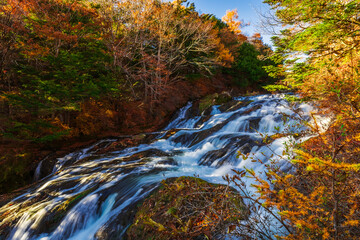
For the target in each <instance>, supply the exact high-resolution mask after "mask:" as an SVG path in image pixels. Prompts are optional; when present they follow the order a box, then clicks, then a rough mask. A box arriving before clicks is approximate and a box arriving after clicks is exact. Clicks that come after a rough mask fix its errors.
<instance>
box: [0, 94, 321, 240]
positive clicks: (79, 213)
mask: <svg viewBox="0 0 360 240" xmlns="http://www.w3.org/2000/svg"><path fill="white" fill-rule="evenodd" d="M191 108H192V105H191V104H188V105H187V106H186V107H184V108H183V109H181V110H180V111H179V113H178V115H177V116H178V117H177V118H176V119H174V120H173V121H172V122H171V123H170V124H169V125H168V126H167V127H166V128H165V129H164V131H163V132H162V133H159V134H158V135H157V137H156V138H155V139H154V140H153V141H152V142H151V143H149V144H141V145H139V146H136V147H131V148H126V149H124V150H121V151H115V152H110V153H106V154H98V153H97V152H96V150H94V149H95V146H96V145H94V146H91V147H89V148H86V149H84V150H82V151H79V152H77V153H73V154H70V155H68V156H66V157H64V158H62V159H59V160H58V162H57V163H56V164H55V166H54V171H53V173H52V175H50V176H48V177H46V178H44V179H42V180H41V181H40V182H39V183H37V184H36V185H34V186H33V187H31V188H29V189H28V192H26V193H24V194H22V195H21V196H18V197H17V198H15V199H13V200H12V201H11V202H9V203H7V204H6V205H4V206H2V207H1V208H0V221H1V223H0V239H12V240H25V239H26V240H28V239H42V240H60V239H78V240H83V239H121V236H122V234H124V232H125V231H126V228H127V227H128V225H129V218H130V217H131V216H132V214H133V212H132V210H133V209H134V206H135V205H136V203H137V202H138V201H140V200H141V199H143V198H144V197H146V196H147V195H148V194H149V193H150V192H151V191H152V190H153V189H154V188H156V187H157V186H158V184H159V182H160V181H161V180H163V179H166V178H170V177H177V176H194V175H196V176H199V177H200V178H203V179H205V180H207V181H209V182H213V183H224V180H223V179H222V176H224V175H225V174H231V173H232V170H231V169H238V170H239V169H243V168H244V167H246V168H252V169H254V170H255V171H257V172H262V171H263V170H264V169H265V167H264V164H266V163H267V162H268V161H269V160H270V158H271V157H273V158H275V157H277V158H279V160H280V164H281V167H282V169H283V170H284V171H287V170H289V169H290V168H291V164H290V163H289V162H288V161H287V160H286V159H281V157H279V156H277V154H278V155H282V152H283V151H284V149H285V146H284V143H285V142H287V141H290V140H294V138H293V137H289V136H288V135H286V134H284V135H283V137H279V138H277V139H276V140H274V141H273V142H272V143H271V144H270V145H265V144H264V143H263V141H262V139H263V135H266V134H267V135H274V134H277V133H284V132H300V131H306V128H305V127H303V126H301V125H299V120H297V119H293V118H292V117H297V114H295V112H294V110H293V109H292V108H291V107H290V104H289V103H288V102H287V101H286V100H284V99H283V98H282V96H281V95H260V96H254V97H240V98H236V99H235V100H234V101H232V102H231V103H227V104H224V105H222V106H214V107H212V109H210V110H208V111H205V112H204V113H203V115H198V116H191V111H190V110H191ZM294 108H295V109H296V111H301V112H302V113H303V117H304V118H305V119H308V120H309V119H310V117H309V112H310V111H313V110H314V109H313V108H312V107H311V106H310V105H308V104H295V107H294ZM285 115H286V116H287V117H285ZM280 136H281V135H280ZM114 141H115V140H103V141H102V142H101V144H104V143H105V145H106V144H110V143H112V142H114ZM298 141H299V139H298ZM97 149H98V148H97ZM238 151H240V152H242V153H243V154H250V155H252V156H253V157H255V158H257V159H260V160H261V161H262V162H263V164H260V163H259V162H252V161H244V160H242V159H241V158H238V157H237V152H238ZM66 163H68V164H66ZM40 168H41V166H39V169H38V170H37V175H39V172H40ZM37 178H39V176H37Z"/></svg>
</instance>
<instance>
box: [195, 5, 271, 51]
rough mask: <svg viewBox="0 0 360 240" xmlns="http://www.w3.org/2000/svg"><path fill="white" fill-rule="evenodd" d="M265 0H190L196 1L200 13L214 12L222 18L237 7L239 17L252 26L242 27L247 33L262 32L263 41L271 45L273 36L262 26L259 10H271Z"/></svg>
mask: <svg viewBox="0 0 360 240" xmlns="http://www.w3.org/2000/svg"><path fill="white" fill-rule="evenodd" d="M262 1H263V0H190V2H194V3H195V7H196V9H197V11H199V12H200V13H212V14H214V15H215V16H216V17H218V18H221V17H222V16H224V15H225V13H226V10H232V9H235V8H236V9H237V10H238V13H239V19H240V20H243V21H244V22H245V23H250V26H248V27H245V28H244V29H242V31H243V33H245V35H250V36H251V35H252V34H253V33H255V32H260V33H261V35H262V36H263V41H264V42H265V43H267V44H270V45H271V40H270V38H271V36H270V35H268V34H266V33H265V32H264V30H262V29H261V28H260V26H259V25H260V18H261V17H260V16H259V12H260V13H261V12H266V11H268V10H269V6H268V5H267V4H264V3H262Z"/></svg>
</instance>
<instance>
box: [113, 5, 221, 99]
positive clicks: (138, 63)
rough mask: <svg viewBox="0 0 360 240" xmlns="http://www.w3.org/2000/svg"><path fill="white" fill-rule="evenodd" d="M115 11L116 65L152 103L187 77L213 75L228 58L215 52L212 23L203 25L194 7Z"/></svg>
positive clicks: (132, 7)
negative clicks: (118, 29)
mask: <svg viewBox="0 0 360 240" xmlns="http://www.w3.org/2000/svg"><path fill="white" fill-rule="evenodd" d="M182 2H184V1H182ZM182 2H181V3H182ZM116 11H119V12H121V14H120V16H121V17H120V18H119V19H118V21H120V22H121V24H122V26H123V27H122V32H121V33H119V34H118V39H119V40H118V42H119V43H120V42H121V43H120V44H119V49H118V51H117V52H118V57H117V58H116V59H117V62H116V64H117V65H118V66H120V67H121V69H122V70H123V71H124V73H125V74H126V75H127V76H128V78H129V79H128V82H129V84H130V85H131V86H132V87H133V86H136V85H138V86H143V87H144V89H145V91H144V96H145V99H147V100H148V101H150V102H152V101H158V100H159V97H160V95H161V94H162V92H164V91H165V90H166V89H167V88H168V86H169V85H171V83H172V82H175V81H178V80H179V79H183V78H184V77H185V75H186V74H187V73H188V72H193V71H195V72H196V71H202V72H211V69H212V68H213V67H214V66H216V65H217V64H219V63H220V59H221V56H222V54H224V52H226V50H225V49H223V52H221V51H218V48H217V47H218V45H219V44H220V40H219V38H218V36H217V35H216V31H215V30H214V23H213V22H211V21H206V20H204V19H202V18H201V17H200V16H199V15H198V13H197V12H196V11H194V9H193V7H184V6H183V5H181V4H179V3H175V4H172V3H161V2H159V1H150V0H138V1H122V2H120V3H119V4H118V8H117V9H116Z"/></svg>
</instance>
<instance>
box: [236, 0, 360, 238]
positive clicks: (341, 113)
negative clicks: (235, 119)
mask: <svg viewBox="0 0 360 240" xmlns="http://www.w3.org/2000/svg"><path fill="white" fill-rule="evenodd" d="M264 2H266V3H268V4H270V6H272V7H273V9H274V10H276V16H277V18H278V21H279V22H281V23H282V24H283V26H286V29H284V30H282V32H281V33H282V34H281V36H280V37H276V38H275V44H276V45H277V46H278V49H279V50H278V52H277V53H279V54H278V55H277V56H278V57H279V59H281V58H283V57H288V60H287V61H286V62H287V63H288V64H287V67H288V68H284V67H285V66H279V68H278V69H281V68H282V69H283V70H284V72H283V73H282V74H283V75H285V76H286V82H287V83H288V84H290V85H292V86H296V87H297V88H298V89H299V90H300V92H299V93H300V94H301V95H303V96H306V97H308V98H312V99H316V100H318V106H320V107H323V108H325V109H326V111H324V113H325V114H328V115H330V116H333V117H329V120H330V126H329V128H328V129H327V131H324V129H323V128H322V126H320V124H319V123H318V122H317V119H316V117H314V118H313V119H312V122H313V124H308V126H309V128H310V129H311V131H312V132H313V133H314V134H315V135H316V136H317V137H314V138H312V139H310V140H308V141H306V142H305V143H303V144H301V145H294V146H293V147H294V149H295V153H296V156H293V155H292V154H290V155H289V157H288V160H289V161H291V162H292V164H293V166H294V167H295V168H294V169H295V170H294V172H290V173H289V172H283V171H281V170H280V169H279V168H278V167H276V164H275V165H273V166H268V171H267V173H266V179H262V178H260V177H259V176H257V175H256V173H254V172H253V171H247V173H243V172H241V173H240V172H239V174H238V175H237V177H235V178H234V179H233V180H234V181H236V182H238V186H239V187H240V188H241V189H243V185H241V176H243V175H245V174H248V176H250V177H252V178H253V179H254V180H255V182H256V184H254V187H255V189H256V191H257V193H258V195H257V197H255V198H253V203H254V204H255V205H257V206H258V207H257V208H262V209H264V211H266V212H268V213H269V212H272V213H275V214H274V215H273V216H274V217H276V218H277V220H278V222H280V223H281V224H282V227H283V228H282V229H285V230H284V231H283V232H282V234H281V235H279V236H277V237H278V238H280V239H357V238H358V236H359V226H360V225H359V224H360V213H359V210H358V209H359V204H360V202H359V193H358V189H359V187H360V186H359V183H360V182H359V179H360V178H359V176H360V175H359V156H360V151H359V150H360V148H359V146H360V144H359V136H360V133H359V130H358V129H359V127H360V122H359V117H360V111H359V102H360V101H359V100H360V99H359V96H360V95H359V93H360V92H359V75H358V72H359V62H360V59H359V57H358V54H359V36H358V34H357V32H358V31H359V23H360V22H359V18H358V12H359V9H360V4H359V2H358V1H331V0H324V1H316V2H314V1H297V0H295V1H280V0H266V1H264ZM295 54H302V55H306V58H305V59H303V60H302V62H297V61H296V58H295V56H296V55H295ZM273 70H274V72H273V73H274V74H278V73H279V72H277V71H276V69H273ZM303 123H304V124H307V123H306V121H303ZM281 157H284V156H281ZM253 223H255V222H253ZM253 226H254V225H248V226H242V227H244V229H245V230H246V229H247V230H251V228H252V227H253ZM268 227H269V229H271V227H273V226H268ZM252 229H253V228H252ZM250 232H251V231H250ZM252 232H254V229H253V230H252ZM260 234H261V233H260ZM272 234H273V235H269V236H268V237H269V238H272V237H273V236H275V235H276V232H272ZM263 236H264V238H265V239H266V238H267V236H265V235H263Z"/></svg>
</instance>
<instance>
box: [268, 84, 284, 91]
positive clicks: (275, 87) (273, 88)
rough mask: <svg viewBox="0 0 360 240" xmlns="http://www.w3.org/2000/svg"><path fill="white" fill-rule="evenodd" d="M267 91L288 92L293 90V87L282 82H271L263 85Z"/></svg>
mask: <svg viewBox="0 0 360 240" xmlns="http://www.w3.org/2000/svg"><path fill="white" fill-rule="evenodd" d="M263 88H264V89H265V90H266V91H269V92H279V91H280V92H288V91H291V88H289V87H287V86H285V85H281V84H270V85H266V86H264V87H263Z"/></svg>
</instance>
